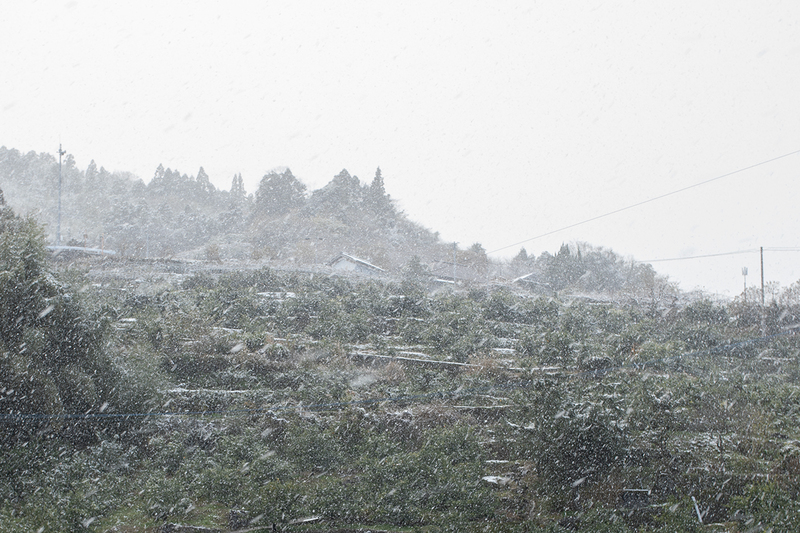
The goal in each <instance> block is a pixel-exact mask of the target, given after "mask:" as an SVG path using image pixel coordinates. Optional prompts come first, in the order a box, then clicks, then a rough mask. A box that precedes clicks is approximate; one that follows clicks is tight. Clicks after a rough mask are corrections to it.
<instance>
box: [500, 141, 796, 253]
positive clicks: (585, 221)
mask: <svg viewBox="0 0 800 533" xmlns="http://www.w3.org/2000/svg"><path fill="white" fill-rule="evenodd" d="M795 154H800V150H795V151H793V152H789V153H786V154H783V155H779V156H777V157H773V158H772V159H767V160H765V161H761V162H759V163H755V164H753V165H749V166H746V167H743V168H740V169H738V170H734V171H732V172H728V173H725V174H721V175H719V176H716V177H714V178H711V179H707V180H705V181H701V182H699V183H695V184H693V185H689V186H687V187H683V188H681V189H677V190H674V191H672V192H668V193H664V194H661V195H659V196H655V197H653V198H648V199H647V200H642V201H641V202H637V203H635V204H631V205H628V206H626V207H621V208H619V209H615V210H613V211H609V212H607V213H604V214H602V215H597V216H595V217H591V218H587V219H586V220H582V221H580V222H576V223H574V224H570V225H568V226H564V227H562V228H559V229H555V230H552V231H548V232H547V233H542V234H541V235H537V236H535V237H531V238H530V239H525V240H523V241H519V242H515V243H514V244H509V245H507V246H503V247H502V248H497V249H496V250H492V251H490V252H486V253H487V254H494V253H497V252H501V251H503V250H507V249H509V248H513V247H515V246H519V245H520V244H525V243H526V242H530V241H535V240H537V239H541V238H543V237H547V236H549V235H553V234H555V233H559V232H561V231H565V230H568V229H571V228H574V227H576V226H581V225H583V224H588V223H589V222H594V221H595V220H599V219H601V218H605V217H609V216H611V215H616V214H617V213H621V212H623V211H627V210H629V209H633V208H634V207H639V206H642V205H644V204H649V203H651V202H655V201H656V200H662V199H664V198H666V197H668V196H672V195H674V194H678V193H681V192H684V191H688V190H689V189H694V188H695V187H700V186H701V185H706V184H708V183H711V182H712V181H717V180H721V179H722V178H727V177H730V176H733V175H734V174H739V173H741V172H744V171H746V170H750V169H753V168H756V167H760V166H762V165H766V164H768V163H772V162H774V161H777V160H779V159H783V158H785V157H789V156H792V155H795Z"/></svg>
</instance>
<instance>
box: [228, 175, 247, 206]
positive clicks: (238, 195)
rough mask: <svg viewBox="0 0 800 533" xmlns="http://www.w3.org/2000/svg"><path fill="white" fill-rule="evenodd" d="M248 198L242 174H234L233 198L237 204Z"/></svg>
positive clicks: (232, 184)
mask: <svg viewBox="0 0 800 533" xmlns="http://www.w3.org/2000/svg"><path fill="white" fill-rule="evenodd" d="M246 197H247V193H246V192H245V190H244V180H243V179H242V174H241V173H239V174H234V175H233V182H232V183H231V198H232V199H233V200H234V201H235V202H242V201H244V199H245V198H246Z"/></svg>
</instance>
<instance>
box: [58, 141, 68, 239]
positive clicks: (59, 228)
mask: <svg viewBox="0 0 800 533" xmlns="http://www.w3.org/2000/svg"><path fill="white" fill-rule="evenodd" d="M66 153H67V152H66V151H64V150H62V149H61V143H58V224H57V225H56V246H61V156H62V155H64V154H66Z"/></svg>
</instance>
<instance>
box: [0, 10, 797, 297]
mask: <svg viewBox="0 0 800 533" xmlns="http://www.w3.org/2000/svg"><path fill="white" fill-rule="evenodd" d="M164 4H166V5H164ZM798 36H800V2H796V1H784V2H780V1H773V2H769V1H767V2H765V1H759V2H752V1H750V2H737V1H731V0H725V1H718V2H712V1H706V2H697V1H688V2H678V1H670V2H658V3H656V2H630V1H618V2H599V1H598V2H585V1H581V2H564V1H558V2H556V1H552V2H510V1H509V2H503V1H496V2H491V3H490V2H475V3H473V2H467V1H463V0H462V1H458V2H436V1H431V0H426V1H424V2H391V3H389V2H385V3H384V2H367V1H364V2H302V1H297V0H293V1H288V2H252V1H247V2H238V1H235V0H227V1H225V2H209V1H205V2H163V0H162V1H159V2H150V1H141V0H139V1H137V2H124V3H123V2H110V1H103V2H95V1H72V2H63V1H46V2H43V1H39V2H12V3H9V4H8V5H5V6H4V8H3V17H2V19H0V51H2V57H3V61H2V66H1V67H0V70H1V73H0V145H5V146H7V147H9V148H11V147H13V148H17V149H18V150H21V151H23V152H27V151H30V150H35V151H37V152H50V153H55V151H56V149H57V147H58V143H59V142H61V143H63V145H64V148H65V149H66V150H67V151H68V152H69V153H71V154H73V156H74V157H75V159H76V160H77V163H78V166H79V167H81V168H85V167H86V166H87V165H88V163H89V161H90V160H91V159H94V160H95V161H96V162H97V164H98V166H100V165H102V166H105V167H106V168H107V169H109V170H127V171H131V172H134V173H135V174H137V175H139V176H140V177H142V178H143V179H144V180H145V181H148V180H149V179H150V177H151V176H152V175H153V172H154V171H155V168H156V166H158V164H159V163H161V164H163V165H164V166H165V167H171V168H173V169H176V168H177V169H179V170H180V171H181V172H184V173H187V174H196V173H197V170H198V168H199V167H200V166H203V167H204V168H205V170H206V171H207V172H208V174H209V175H210V177H211V179H212V181H213V182H214V183H215V184H216V185H217V186H218V187H222V188H225V189H228V188H229V187H230V183H231V179H232V177H233V175H234V173H237V172H241V173H242V175H243V176H244V179H245V185H246V188H247V189H248V191H250V192H252V191H254V190H255V188H256V187H257V184H258V181H259V180H260V178H261V176H263V175H264V173H266V172H267V171H268V170H270V169H271V168H274V167H276V166H288V167H290V168H291V169H292V172H293V173H294V174H295V175H296V176H298V177H299V178H300V179H301V180H302V181H303V182H304V183H306V185H307V186H308V187H309V189H311V190H313V189H316V188H319V187H321V186H323V185H324V184H325V183H327V182H328V181H329V180H330V179H331V178H332V177H333V176H334V175H335V174H337V173H338V172H339V171H340V170H341V169H342V168H346V169H347V170H348V171H350V173H351V174H356V175H358V176H359V177H360V178H361V180H362V181H365V182H368V181H370V180H371V178H372V176H373V175H374V172H375V168H376V167H378V166H380V167H381V169H382V171H383V175H384V178H385V180H386V188H387V191H388V192H389V193H390V194H391V195H392V197H393V198H395V199H396V200H397V201H398V203H399V206H400V207H401V208H402V209H404V210H405V211H406V213H407V214H408V215H409V216H410V218H412V219H413V220H415V221H417V222H419V223H421V224H423V225H424V226H426V227H429V228H431V229H433V230H436V231H439V232H440V233H441V236H442V238H443V239H446V240H450V241H458V242H459V243H460V245H461V246H462V247H466V246H469V245H471V244H472V243H474V242H480V243H482V244H483V246H484V247H485V248H486V249H487V250H490V251H492V250H497V249H500V248H503V247H505V246H508V245H511V244H514V243H518V242H520V241H524V240H526V239H529V238H531V237H536V236H538V235H541V234H544V233H547V232H550V231H552V230H556V229H559V228H562V227H565V226H568V225H571V224H574V223H576V222H580V221H582V220H585V219H589V218H592V217H595V216H597V215H601V214H603V213H607V212H610V211H614V210H616V209H619V208H621V207H625V206H628V205H631V204H635V203H637V202H640V201H642V200H646V199H648V198H652V197H655V196H658V195H661V194H664V193H667V192H670V191H673V190H677V189H680V188H683V187H686V186H689V185H692V184H694V183H698V182H702V181H704V180H708V179H710V178H713V177H716V176H719V175H722V174H726V173H728V172H731V171H735V170H737V169H740V168H743V167H747V166H750V165H753V164H756V163H759V162H762V161H765V160H768V159H771V158H773V157H776V156H779V155H782V154H786V153H789V152H793V151H796V150H800V38H798ZM798 174H800V154H796V155H793V156H789V157H786V158H784V159H781V160H779V161H776V162H773V163H770V164H766V165H762V166H759V167H757V168H754V169H752V170H748V171H745V172H741V173H738V174H735V175H733V176H730V177H727V178H724V179H720V180H717V181H714V182H713V183H709V184H707V185H703V186H701V187H697V188H694V189H691V190H689V191H686V192H683V193H680V194H676V195H673V196H670V197H668V198H666V199H664V200H660V201H658V202H652V203H649V204H646V205H644V206H641V207H638V208H635V209H630V210H627V211H624V212H622V213H619V214H616V215H613V216H609V217H607V218H603V219H601V220H598V221H595V222H592V223H587V224H584V225H580V226H577V227H574V228H572V229H569V230H567V231H562V232H558V233H555V234H553V235H550V236H548V237H544V238H540V239H536V240H532V241H530V242H527V243H525V244H524V246H525V247H526V249H527V250H528V252H529V253H535V254H537V255H538V254H540V253H541V252H543V251H545V250H547V251H551V252H554V251H556V250H557V249H558V248H559V246H560V245H561V243H562V242H575V241H586V242H590V243H592V244H595V245H600V246H604V247H607V248H611V249H613V250H614V251H616V252H618V253H620V254H622V255H625V256H632V257H635V258H636V259H641V260H649V259H658V258H674V257H687V256H695V255H705V254H715V253H724V252H732V251H738V250H747V249H757V248H758V247H760V246H764V247H767V248H776V247H784V248H786V247H788V248H798V249H800V238H798V231H797V230H798V224H797V222H798V217H797V208H796V203H797V199H798V198H800V195H798V192H800V191H799V190H798V189H799V188H800V183H798V179H797V178H798ZM520 246H521V245H516V246H512V247H510V248H508V249H505V250H503V251H501V252H497V253H496V254H494V256H495V257H510V256H513V255H515V254H516V253H517V252H518V251H519V248H520ZM654 266H656V268H657V270H658V271H659V272H662V273H665V274H668V275H669V276H670V278H671V279H673V280H675V281H678V282H679V283H680V286H681V288H683V289H686V290H690V289H693V288H695V287H702V288H704V289H706V290H708V291H717V292H722V293H727V294H729V295H732V294H736V293H738V292H739V291H741V288H742V276H741V268H742V267H743V266H748V267H749V269H750V274H751V275H750V277H749V278H748V283H749V284H754V283H757V282H758V269H759V257H758V253H750V254H743V255H733V256H723V257H720V258H716V259H696V260H684V261H677V262H664V263H654ZM765 270H766V279H767V281H770V280H774V281H779V282H780V283H781V284H783V285H788V284H790V283H792V282H794V281H797V280H798V279H800V252H767V253H766V254H765Z"/></svg>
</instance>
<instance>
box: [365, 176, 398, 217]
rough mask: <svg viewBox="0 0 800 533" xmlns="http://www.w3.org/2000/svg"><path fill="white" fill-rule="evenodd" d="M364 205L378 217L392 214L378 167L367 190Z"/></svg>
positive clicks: (389, 199)
mask: <svg viewBox="0 0 800 533" xmlns="http://www.w3.org/2000/svg"><path fill="white" fill-rule="evenodd" d="M364 203H365V204H366V205H367V207H369V208H370V209H371V210H372V211H373V212H374V213H375V214H377V215H379V216H386V215H391V214H394V210H393V209H392V200H391V198H389V195H387V194H386V188H385V187H384V184H383V176H382V175H381V167H378V169H377V170H376V171H375V177H374V178H373V179H372V183H371V184H370V186H369V188H368V189H367V192H366V195H365V197H364Z"/></svg>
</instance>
